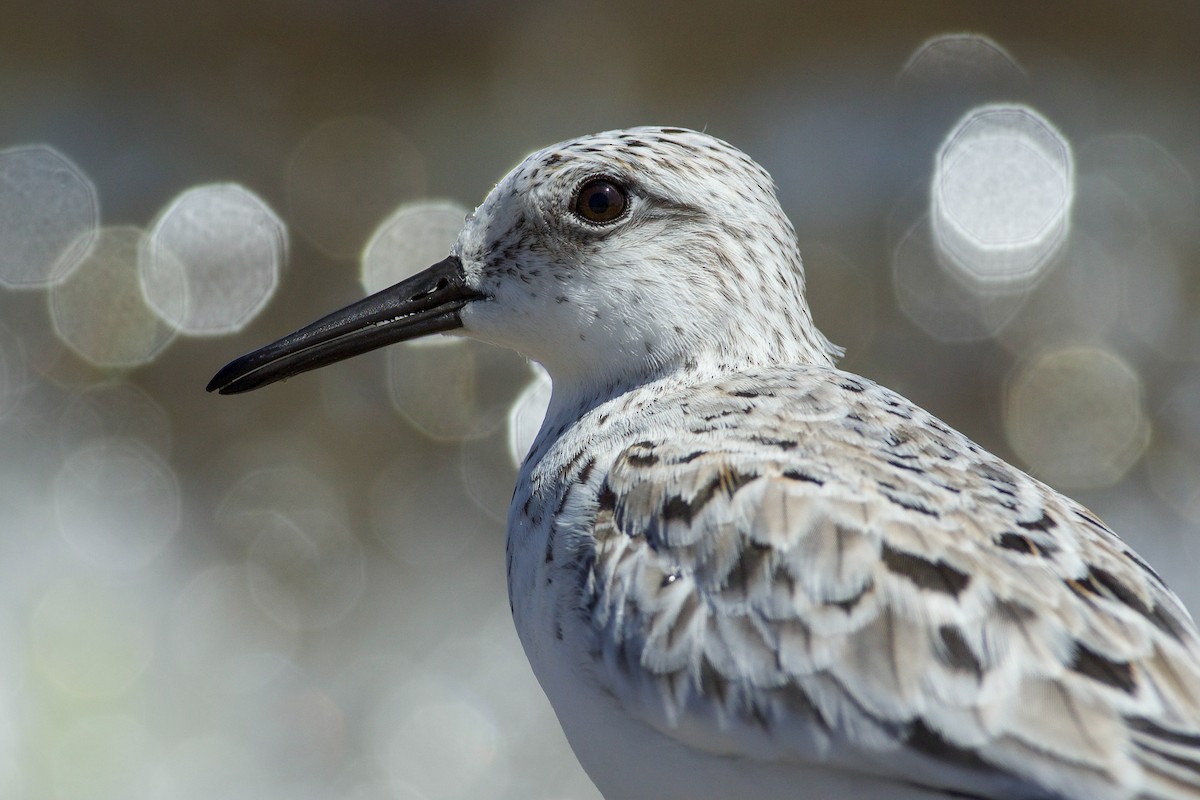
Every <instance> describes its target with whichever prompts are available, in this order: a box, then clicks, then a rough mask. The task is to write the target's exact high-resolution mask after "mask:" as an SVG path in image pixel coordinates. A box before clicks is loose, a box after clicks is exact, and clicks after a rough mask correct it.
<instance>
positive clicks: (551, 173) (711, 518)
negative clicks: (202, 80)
mask: <svg viewBox="0 0 1200 800" xmlns="http://www.w3.org/2000/svg"><path fill="white" fill-rule="evenodd" d="M431 333H451V334H454V335H460V336H466V337H471V338H474V339H478V340H481V341H484V342H489V343H492V344H496V345H501V346H504V347H508V348H511V349H514V350H516V351H518V352H520V353H522V354H524V355H525V356H527V357H528V358H530V359H531V360H533V361H536V362H538V363H540V364H541V365H542V366H544V367H545V369H546V370H547V372H548V373H549V375H550V377H551V379H552V382H553V391H552V398H551V401H550V405H549V408H548V410H547V412H546V416H545V420H544V422H543V424H542V426H541V429H540V431H539V432H538V434H537V436H536V439H535V440H534V442H533V444H532V446H531V448H530V450H529V453H528V455H527V457H526V458H525V460H524V463H523V464H522V466H521V468H520V471H519V475H518V478H517V484H516V488H515V491H514V494H513V498H512V502H511V506H510V510H509V514H508V520H507V536H506V569H507V578H508V595H509V604H510V607H511V609H512V616H513V620H514V624H515V627H516V630H517V633H518V636H519V638H520V641H521V644H522V646H523V648H524V651H525V653H526V655H527V657H528V660H529V662H530V665H531V667H532V669H533V672H534V673H535V675H536V677H537V679H538V681H539V683H540V685H541V687H542V689H543V691H544V692H545V694H546V696H547V697H548V699H549V701H550V703H551V705H552V706H553V708H554V711H555V713H556V715H557V718H558V721H559V723H560V725H561V726H562V729H563V731H564V733H565V734H566V737H567V739H568V741H569V742H570V744H571V746H572V749H573V750H574V753H575V755H576V756H577V758H578V759H579V761H580V763H581V764H582V766H583V768H584V769H585V770H586V772H587V774H588V776H589V777H590V778H591V780H592V781H593V782H594V783H595V785H596V786H597V788H598V789H599V791H600V792H601V793H602V794H603V796H604V797H605V798H607V799H608V800H643V799H644V800H649V799H650V798H654V799H655V800H664V799H665V800H676V799H677V800H684V799H685V798H686V800H705V799H706V798H711V799H712V800H718V799H721V798H740V797H754V798H756V799H758V800H785V799H786V800H802V799H804V798H857V799H858V800H868V799H872V798H880V799H881V798H913V799H915V798H1021V799H1022V800H1035V799H1037V800H1043V799H1044V800H1085V799H1086V800H1124V799H1127V798H1128V799H1132V798H1139V799H1140V800H1151V799H1154V800H1178V799H1180V798H1200V642H1198V633H1197V629H1196V626H1195V623H1194V622H1193V621H1192V618H1191V617H1190V616H1189V614H1188V611H1187V610H1186V608H1185V607H1184V605H1183V604H1182V602H1181V601H1180V600H1179V599H1178V598H1177V597H1176V595H1175V594H1173V593H1172V592H1171V590H1170V589H1169V588H1168V587H1167V586H1166V585H1165V584H1164V582H1163V580H1162V579H1161V578H1160V577H1159V575H1158V574H1157V573H1156V572H1155V571H1154V569H1152V568H1151V567H1150V566H1149V565H1148V564H1147V563H1146V562H1145V561H1144V560H1143V559H1142V558H1141V557H1140V556H1138V555H1137V554H1136V553H1135V552H1134V551H1133V550H1132V549H1131V548H1130V547H1129V545H1127V544H1126V543H1125V542H1123V541H1122V540H1121V539H1120V538H1119V537H1118V536H1117V534H1115V533H1114V532H1113V531H1112V530H1111V529H1110V528H1109V527H1108V526H1106V525H1105V524H1104V523H1103V522H1102V521H1101V520H1100V519H1099V518H1098V517H1097V516H1096V515H1095V514H1093V513H1092V512H1091V511H1089V510H1088V509H1086V508H1085V507H1083V506H1082V505H1080V504H1079V503H1077V502H1075V501H1073V500H1071V499H1069V498H1068V497H1066V496H1064V495H1062V494H1060V493H1059V492H1057V491H1055V490H1054V489H1052V488H1050V487H1049V486H1047V485H1045V484H1044V483H1042V482H1040V481H1038V480H1036V479H1035V478H1033V477H1031V476H1030V475H1028V474H1026V473H1025V472H1023V471H1022V470H1020V469H1018V468H1017V467H1015V466H1012V465H1010V464H1008V463H1006V462H1005V461H1003V460H1002V459H1001V458H999V457H997V456H996V455H993V454H991V453H989V452H988V451H986V450H985V449H983V448H982V447H980V446H979V445H977V444H976V443H974V442H973V441H972V440H970V439H969V438H967V437H966V436H965V435H963V434H962V433H959V432H958V431H956V430H954V429H953V428H951V427H950V426H949V425H947V424H945V423H944V422H942V421H941V420H939V419H938V418H937V417H935V416H934V415H933V414H931V413H930V412H928V411H926V410H924V409H922V408H920V407H919V406H917V405H915V404H914V403H912V402H910V401H909V400H907V399H905V398H904V397H902V396H900V395H899V394H897V393H895V392H893V391H891V390H889V389H887V388H884V387H883V386H880V385H878V384H876V383H874V382H873V381H871V380H869V379H867V378H865V377H861V376H858V375H855V374H852V373H849V372H845V371H842V370H840V369H838V368H837V366H836V361H837V359H838V358H839V357H840V355H841V351H840V350H839V349H838V348H837V347H836V346H834V345H833V344H831V343H830V342H829V340H828V339H826V337H825V336H824V335H822V334H821V333H820V331H819V330H818V329H817V328H816V326H815V325H814V323H813V319H812V316H811V313H810V310H809V307H808V304H807V300H806V296H805V279H804V268H803V264H802V261H801V257H800V252H799V249H798V244H797V239H796V234H795V230H794V228H793V226H792V224H791V222H790V221H789V219H788V218H787V216H786V215H785V214H784V212H783V211H782V209H781V207H780V204H779V201H778V199H777V194H776V187H775V184H774V182H773V180H772V178H771V176H770V175H769V174H768V173H767V171H766V170H765V169H764V168H763V167H761V166H760V165H759V164H758V163H756V162H755V161H754V160H752V159H751V158H750V157H749V156H747V155H746V154H744V153H743V152H741V151H740V150H738V149H737V148H735V147H734V146H732V145H730V144H728V143H726V142H724V141H722V140H720V139H717V138H715V137H713V136H711V135H708V134H706V133H702V132H696V131H692V130H688V129H684V128H674V127H637V128H630V129H624V130H614V131H609V132H604V133H598V134H593V135H588V136H583V137H579V138H575V139H571V140H568V141H565V142H562V143H559V144H555V145H552V146H550V147H546V148H544V149H541V150H538V151H536V152H534V153H533V154H531V155H530V156H528V157H527V158H525V159H524V160H523V161H521V162H520V163H519V164H518V165H517V166H516V167H515V168H514V169H513V170H512V171H511V172H510V173H508V175H507V176H505V177H504V178H503V179H502V180H501V181H500V182H499V183H498V184H497V185H496V186H495V188H494V189H492V191H491V192H490V193H489V194H488V195H487V196H486V198H485V199H484V201H483V202H482V204H481V205H480V206H479V207H478V208H477V209H476V210H475V211H474V212H473V213H471V214H470V215H469V216H468V217H467V218H466V220H465V222H464V224H463V227H462V230H461V232H460V233H459V235H458V237H457V239H456V241H455V243H454V244H453V246H452V247H451V249H450V252H449V254H448V256H447V257H446V258H445V259H444V260H442V261H440V262H438V263H437V264H435V265H433V266H432V267H430V268H429V269H427V270H426V271H424V272H422V273H419V274H417V275H415V276H413V277H411V278H408V279H406V280H404V281H401V282H400V283H398V284H396V285H395V286H393V287H391V288H389V289H385V290H383V291H382V292H379V293H377V294H375V295H372V296H370V297H368V298H366V299H363V300H360V301H357V302H355V303H352V304H350V305H349V306H347V307H346V308H344V309H342V310H341V311H336V312H334V313H332V314H330V315H329V316H327V317H324V318H322V319H321V320H318V321H317V322H314V323H312V324H311V325H309V326H307V327H304V328H302V329H300V330H298V331H296V332H295V333H293V334H290V335H288V336H285V337H283V338H281V339H279V340H278V341H276V342H274V343H272V344H269V345H267V346H265V347H263V348H261V349H259V350H256V351H254V352H252V353H250V354H248V355H246V356H243V357H242V358H239V359H237V360H235V361H233V362H231V363H230V364H229V365H227V366H226V367H224V368H223V369H221V370H220V371H219V372H218V373H217V374H216V376H215V377H214V378H213V379H212V381H211V383H210V384H209V386H208V389H209V391H214V390H215V391H218V392H220V393H223V394H232V393H239V392H244V391H249V390H252V389H257V388H260V387H262V386H265V385H267V384H270V383H273V382H275V381H278V380H282V379H284V378H288V377H291V376H294V375H296V374H298V373H301V372H304V371H307V370H311V369H316V368H318V367H322V366H325V365H327V364H331V363H333V362H335V361H340V360H342V359H344V358H348V357H350V356H353V355H356V354H358V353H362V352H366V351H368V350H372V349H375V348H378V347H382V346H384V345H388V344H391V343H393V342H398V341H403V340H407V339H411V338H414V337H418V336H424V335H427V334H431Z"/></svg>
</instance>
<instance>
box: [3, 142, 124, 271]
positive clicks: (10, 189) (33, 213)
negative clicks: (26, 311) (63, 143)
mask: <svg viewBox="0 0 1200 800" xmlns="http://www.w3.org/2000/svg"><path fill="white" fill-rule="evenodd" d="M99 225H100V206H99V202H98V201H97V199H96V187H95V186H94V185H93V184H92V181H91V180H90V179H89V178H88V177H87V175H85V174H84V173H83V171H82V170H81V169H79V167H77V166H76V165H75V164H74V163H72V162H71V160H70V159H68V158H67V157H66V156H64V155H63V154H62V153H60V152H58V151H57V150H55V149H54V148H52V147H49V146H47V145H43V144H38V145H31V146H27V147H13V148H10V149H7V150H0V285H2V286H6V287H8V288H22V287H24V288H34V287H44V286H49V285H50V284H51V283H53V282H54V281H56V280H58V279H59V278H61V277H62V276H63V275H65V274H66V273H67V272H69V271H70V270H71V269H72V268H73V267H74V266H75V265H76V264H78V263H79V261H80V260H82V259H83V258H84V257H85V256H86V255H87V252H88V250H89V249H90V248H91V246H92V244H93V243H94V242H95V239H96V232H97V229H98V227H99Z"/></svg>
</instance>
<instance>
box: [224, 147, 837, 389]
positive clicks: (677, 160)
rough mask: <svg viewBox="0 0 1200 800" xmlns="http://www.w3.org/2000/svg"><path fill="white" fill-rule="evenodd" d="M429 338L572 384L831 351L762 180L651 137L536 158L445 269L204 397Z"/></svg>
mask: <svg viewBox="0 0 1200 800" xmlns="http://www.w3.org/2000/svg"><path fill="white" fill-rule="evenodd" d="M434 332H453V333H458V334H461V335H465V336H470V337H473V338H477V339H480V340H483V341H487V342H491V343H494V344H500V345H503V346H506V347H511V348H513V349H515V350H517V351H519V352H521V353H523V354H525V355H527V356H529V357H530V358H532V359H534V360H536V361H539V362H540V363H542V364H543V365H544V366H545V367H546V368H547V370H548V371H549V372H550V374H551V376H552V377H553V378H554V380H555V383H556V385H557V386H563V385H568V386H576V387H580V388H584V387H593V386H601V385H603V386H608V387H612V386H616V385H620V384H627V383H636V382H639V381H643V380H647V379H649V378H652V377H655V376H658V375H662V374H664V373H665V372H669V371H672V370H678V369H688V370H698V371H702V372H713V373H716V372H719V371H721V370H723V369H728V368H733V367H737V366H746V365H752V364H765V363H772V362H793V363H820V364H830V363H832V357H833V355H834V348H833V347H832V346H831V345H830V344H829V343H828V341H826V340H825V338H824V337H823V336H822V335H821V334H820V333H819V332H818V331H817V330H816V328H815V327H814V326H813V324H812V319H811V317H810V315H809V311H808V306H807V304H806V302H805V299H804V274H803V269H802V267H801V262H800V256H799V252H798V251H797V248H796V241H795V233H794V231H793V229H792V226H791V223H790V222H788V220H787V218H786V217H785V216H784V214H783V212H782V210H781V209H780V207H779V203H778V201H777V199H776V197H775V192H774V188H773V185H772V182H771V178H770V176H769V175H768V174H767V173H766V171H765V170H763V168H762V167H760V166H759V165H758V164H756V163H755V162H754V161H752V160H751V159H750V158H749V157H747V156H746V155H745V154H743V153H742V152H741V151H739V150H737V149H735V148H734V147H732V146H730V145H728V144H726V143H725V142H722V141H720V140H719V139H715V138H713V137H711V136H707V135H705V134H702V133H697V132H695V131H688V130H682V129H679V128H649V127H646V128H633V129H629V130H621V131H611V132H608V133H601V134H595V135H592V136H585V137H582V138H579V139H573V140H570V141H567V142H563V143H561V144H557V145H554V146H552V147H548V148H546V149H544V150H540V151H538V152H536V153H533V154H532V155H530V156H529V157H528V158H526V159H525V160H524V161H522V162H521V163H520V164H519V165H518V166H517V167H516V168H515V169H513V170H512V172H510V173H509V174H508V175H507V176H505V178H504V179H503V180H502V181H500V183H499V184H497V185H496V187H495V188H494V189H493V190H492V191H491V193H490V194H489V195H488V196H487V198H486V199H485V200H484V202H483V203H482V204H481V205H480V206H479V208H477V209H476V210H475V212H474V213H473V214H471V215H470V216H469V217H468V218H467V220H466V222H465V223H464V225H463V229H462V231H461V232H460V234H459V236H458V238H457V240H456V241H455V243H454V245H453V247H452V248H451V253H450V255H449V257H448V258H446V259H445V260H443V261H441V262H439V263H438V264H436V265H434V266H433V267H431V268H429V269H428V270H426V271H425V272H422V273H420V274H418V275H416V276H414V277H412V278H409V279H408V280H405V281H403V282H401V283H399V284H397V285H396V286H393V287H391V288H389V289H386V290H384V291H383V292H380V293H378V294H375V295H372V296H371V297H368V298H366V299H365V300H362V301H359V302H358V303H355V304H353V305H351V306H348V307H347V308H345V309H343V310H341V311H338V312H335V313H333V314H331V315H329V316H328V317H326V318H324V319H322V320H319V321H317V322H315V323H313V324H312V325H310V326H308V327H306V328H304V329H302V330H300V331H297V332H296V333H294V334H291V335H290V336H287V337H284V338H283V339H281V340H279V341H278V342H275V343H274V344H271V345H268V346H266V347H264V348H262V349H261V350H258V351H255V352H254V353H251V354H249V355H247V356H244V357H242V358H241V359H238V360H237V361H234V362H233V363H231V364H230V365H228V366H227V367H226V368H225V369H223V370H222V371H221V372H219V373H218V374H217V376H216V377H215V378H214V379H213V381H212V383H210V385H209V389H210V390H212V389H217V390H219V391H221V392H222V393H231V392H239V391H247V390H249V389H254V388H257V387H258V386H262V385H265V384H267V383H271V382H273V381H275V380H279V379H281V378H285V377H288V376H290V375H294V374H296V373H298V372H303V371H306V370H309V369H314V368H316V367H319V366H323V365H325V364H328V363H332V362H334V361H339V360H341V359H343V358H348V357H350V356H352V355H356V354H358V353H362V352H366V351H367V350H372V349H375V348H376V347H380V346H383V345H385V344H390V343H392V342H397V341H403V340H406V339H411V338H415V337H417V336H423V335H426V334H429V333H434Z"/></svg>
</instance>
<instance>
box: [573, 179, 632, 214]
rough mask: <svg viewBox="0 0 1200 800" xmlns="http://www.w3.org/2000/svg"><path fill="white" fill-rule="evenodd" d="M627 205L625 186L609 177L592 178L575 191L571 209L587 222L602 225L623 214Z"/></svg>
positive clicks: (627, 197) (627, 196)
mask: <svg viewBox="0 0 1200 800" xmlns="http://www.w3.org/2000/svg"><path fill="white" fill-rule="evenodd" d="M628 205H629V195H628V193H627V192H626V191H625V187H623V186H620V185H618V184H616V183H614V182H613V181H612V180H610V179H609V178H592V179H591V180H590V181H588V182H587V183H585V184H583V186H580V187H579V191H577V192H576V193H575V202H574V203H573V204H572V206H571V210H572V211H574V212H575V214H576V215H578V216H579V217H582V218H583V219H585V220H587V221H588V222H592V223H595V224H597V225H604V224H606V223H609V222H612V221H614V220H616V219H617V218H619V217H620V216H621V215H622V214H624V213H625V208H626V206H628Z"/></svg>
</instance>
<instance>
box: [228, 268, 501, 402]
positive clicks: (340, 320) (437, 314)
mask: <svg viewBox="0 0 1200 800" xmlns="http://www.w3.org/2000/svg"><path fill="white" fill-rule="evenodd" d="M480 296H481V295H480V294H479V293H478V292H476V291H475V290H474V289H472V288H470V287H469V286H467V283H466V275H465V274H464V273H463V267H462V262H461V261H459V259H458V258H457V257H456V256H450V257H449V258H447V259H445V260H443V261H439V262H438V263H436V264H434V265H433V266H432V267H430V268H429V269H427V270H425V271H424V272H420V273H417V274H416V275H414V276H412V277H411V278H408V279H406V280H403V281H401V282H400V283H397V284H396V285H395V286H392V287H390V288H388V289H384V290H383V291H381V292H376V293H375V294H373V295H371V296H370V297H367V298H364V299H362V300H359V301H358V302H357V303H353V304H351V305H348V306H346V307H345V308H343V309H342V310H340V311H335V312H333V313H332V314H330V315H329V316H327V317H323V318H322V319H319V320H317V321H316V322H314V323H312V324H311V325H309V326H307V327H305V328H301V329H300V330H298V331H296V332H295V333H292V334H289V335H287V336H285V337H283V338H282V339H280V340H278V341H276V342H272V343H271V344H269V345H267V346H266V347H261V348H259V349H258V350H255V351H254V352H253V353H247V354H246V355H244V356H242V357H241V358H238V359H236V360H234V361H231V362H229V363H228V364H226V365H225V366H224V367H223V368H222V369H221V370H220V371H219V372H218V373H217V374H216V375H214V376H213V379H212V380H211V381H209V383H208V391H210V392H212V391H216V392H220V393H221V394H238V393H239V392H248V391H250V390H252V389H258V388H259V387H262V386H266V385H267V384H269V383H274V382H275V381H279V380H283V379H284V378H290V377H291V376H293V375H299V374H300V373H301V372H308V371H309V370H311V369H317V368H318V367H323V366H325V365H327V364H333V363H334V362H337V361H342V360H343V359H347V358H350V357H352V356H356V355H359V354H361V353H366V352H367V351H369V350H375V349H376V348H379V347H383V346H384V345H388V344H392V343H393V342H403V341H406V340H408V339H415V338H417V337H419V336H427V335H429V334H431V333H441V332H443V331H450V330H454V329H455V328H460V327H462V318H461V316H460V315H459V312H460V311H461V310H462V308H463V306H465V305H466V304H467V303H469V302H470V301H472V300H474V299H477V298H478V297H480Z"/></svg>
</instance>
